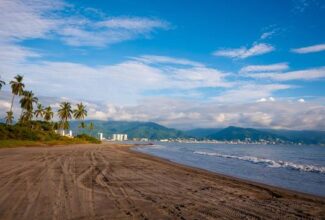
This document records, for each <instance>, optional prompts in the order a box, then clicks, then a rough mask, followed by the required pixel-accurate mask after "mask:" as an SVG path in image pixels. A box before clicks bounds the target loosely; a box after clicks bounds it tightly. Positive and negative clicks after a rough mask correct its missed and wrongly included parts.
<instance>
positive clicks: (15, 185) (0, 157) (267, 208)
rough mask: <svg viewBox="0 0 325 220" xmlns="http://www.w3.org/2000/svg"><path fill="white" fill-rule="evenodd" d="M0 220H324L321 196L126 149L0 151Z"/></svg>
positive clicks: (108, 146)
mask: <svg viewBox="0 0 325 220" xmlns="http://www.w3.org/2000/svg"><path fill="white" fill-rule="evenodd" d="M0 195H1V196H0V219H200V220H201V219H301V218H311V219H324V218H325V198H320V197H316V196H310V195H304V194H302V193H295V192H291V191H288V190H283V189H279V188H275V187H269V186H265V185H262V184H257V183H252V182H249V181H243V180H239V179H236V178H231V177H227V176H223V175H219V174H214V173H211V172H208V171H203V170H200V169H195V168H191V167H186V166H183V165H179V164H175V163H172V162H168V161H166V160H163V159H159V158H155V157H152V156H149V155H145V154H142V153H137V152H133V151H131V150H130V149H129V146H126V145H114V144H101V145H77V146H76V145H74V146H72V145H71V146H61V147H32V148H31V147H28V148H15V149H0Z"/></svg>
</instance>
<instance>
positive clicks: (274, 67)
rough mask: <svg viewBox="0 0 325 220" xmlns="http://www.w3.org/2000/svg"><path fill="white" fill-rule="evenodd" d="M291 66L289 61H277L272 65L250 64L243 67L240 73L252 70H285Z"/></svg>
mask: <svg viewBox="0 0 325 220" xmlns="http://www.w3.org/2000/svg"><path fill="white" fill-rule="evenodd" d="M288 68H289V66H288V64H287V63H275V64H270V65H250V66H245V67H243V68H241V70H240V71H239V72H240V73H251V72H270V71H271V72H274V71H283V70H287V69H288Z"/></svg>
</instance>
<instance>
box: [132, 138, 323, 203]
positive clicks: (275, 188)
mask: <svg viewBox="0 0 325 220" xmlns="http://www.w3.org/2000/svg"><path fill="white" fill-rule="evenodd" d="M141 146H144V147H145V146H148V145H141V144H139V145H135V146H130V147H129V149H128V150H129V151H130V152H131V153H136V154H139V155H141V156H148V157H152V158H151V159H152V160H157V161H160V162H163V163H168V164H170V165H173V166H175V165H176V166H177V167H179V168H182V169H190V170H193V171H194V172H198V173H204V174H206V175H212V176H216V177H217V178H226V179H229V180H235V181H239V182H243V183H244V184H248V185H252V186H255V187H261V188H265V189H267V190H270V191H279V192H281V193H286V194H290V195H291V196H295V195H296V194H297V195H300V196H304V197H311V198H316V199H321V200H324V202H325V196H321V195H315V194H311V193H305V192H301V191H296V190H293V189H287V188H284V187H280V186H274V185H269V184H266V183H261V182H257V181H253V180H248V179H244V178H240V177H236V176H231V175H227V174H223V173H218V172H214V171H210V170H207V169H203V168H200V167H195V166H190V165H186V164H182V163H178V162H175V161H172V160H169V159H167V158H163V157H159V156H156V155H152V154H148V153H144V152H140V151H137V150H135V149H132V148H136V147H141Z"/></svg>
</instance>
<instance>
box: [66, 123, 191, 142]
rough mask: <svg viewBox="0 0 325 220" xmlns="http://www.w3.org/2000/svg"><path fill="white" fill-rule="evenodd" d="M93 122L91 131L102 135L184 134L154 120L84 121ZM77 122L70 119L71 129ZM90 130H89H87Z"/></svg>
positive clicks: (165, 135) (174, 135)
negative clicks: (93, 126) (93, 127)
mask: <svg viewBox="0 0 325 220" xmlns="http://www.w3.org/2000/svg"><path fill="white" fill-rule="evenodd" d="M90 122H93V123H94V125H95V129H94V130H93V131H92V132H91V133H92V134H93V135H96V134H97V133H98V132H103V134H104V137H111V135H112V134H115V133H124V134H127V135H128V136H129V138H149V139H165V138H178V137H184V136H186V135H185V133H184V132H183V131H179V130H176V129H172V128H166V127H164V126H162V125H159V124H157V123H154V122H129V121H97V120H91V121H86V123H87V124H89V123H90ZM78 125H79V122H77V121H72V122H71V129H72V130H74V131H75V132H77V131H78V130H79V131H80V129H78ZM87 132H90V131H87Z"/></svg>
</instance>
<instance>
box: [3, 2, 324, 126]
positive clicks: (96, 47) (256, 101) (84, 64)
mask: <svg viewBox="0 0 325 220" xmlns="http://www.w3.org/2000/svg"><path fill="white" fill-rule="evenodd" d="M0 9H1V11H2V12H3V13H1V15H0V46H1V48H2V50H1V51H0V56H1V57H2V59H1V60H0V71H1V78H2V79H4V80H6V81H9V80H10V79H11V78H12V77H13V76H14V75H16V74H17V73H20V74H23V75H24V76H25V81H26V84H27V85H28V86H27V87H28V89H31V90H33V91H34V92H35V93H36V94H37V95H38V96H39V97H40V99H41V100H42V102H44V103H46V104H48V105H52V106H53V107H54V108H55V107H57V106H58V103H59V102H60V101H62V100H69V101H71V102H73V103H75V102H79V101H81V100H83V101H84V102H86V103H87V105H88V107H89V117H90V118H94V119H102V120H144V121H148V120H150V121H156V122H159V123H162V124H164V125H167V126H171V127H177V128H182V129H187V128H193V127H224V126H228V125H238V126H244V127H272V128H285V129H321V130H325V122H324V121H325V107H324V100H325V99H324V98H325V97H324V96H325V86H324V82H325V80H324V79H325V56H324V55H325V40H324V39H325V29H324V27H325V3H324V1H316V0H310V1H306V0H286V1H276V0H273V1H257V0H255V1H253V0H251V1H245V3H243V1H239V0H237V1H235V0H232V1H208V0H205V1H185V0H179V1H167V0H166V1H158V0H157V1H152V0H151V1H149V0H147V1H126V0H115V1H94V0H92V1H90V0H87V1H68V0H66V1H63V0H54V1H50V2H49V1H45V0H25V1H23V0H3V1H1V2H0ZM9 101H10V93H9V87H8V86H5V87H4V88H3V90H2V91H1V93H0V110H1V114H2V115H3V114H4V112H5V111H7V110H6V108H8V103H9ZM16 111H18V109H16Z"/></svg>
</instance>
